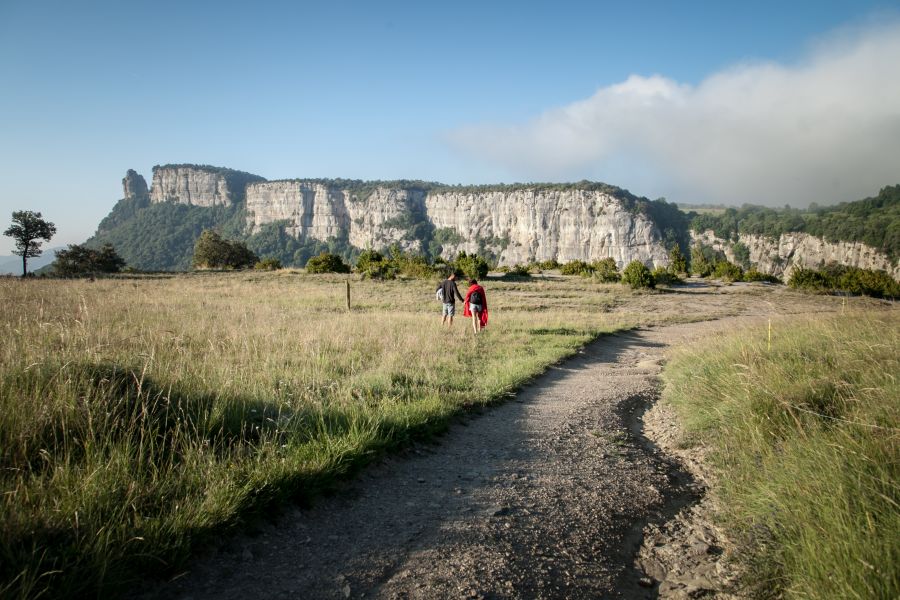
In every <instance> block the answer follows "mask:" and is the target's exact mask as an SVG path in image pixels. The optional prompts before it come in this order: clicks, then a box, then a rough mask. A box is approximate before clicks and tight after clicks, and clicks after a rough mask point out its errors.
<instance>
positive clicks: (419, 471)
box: [149, 322, 721, 600]
mask: <svg viewBox="0 0 900 600" xmlns="http://www.w3.org/2000/svg"><path fill="white" fill-rule="evenodd" d="M720 327H721V322H707V323H701V324H689V325H675V326H669V327H660V328H654V329H645V330H642V331H632V332H628V333H623V334H619V335H615V336H609V337H604V338H602V339H600V340H599V341H597V342H595V343H593V344H592V345H590V346H588V347H587V348H585V349H584V350H583V351H582V352H581V353H580V354H579V355H578V356H577V357H575V358H574V359H572V360H570V361H567V362H566V363H565V364H563V365H561V366H557V367H554V368H552V369H551V370H549V371H548V372H547V373H546V374H545V375H543V376H542V377H540V378H539V379H537V380H535V381H534V382H533V383H532V384H531V385H530V386H528V387H527V388H525V389H524V390H523V391H522V392H521V393H520V394H519V395H518V396H517V398H516V399H515V400H514V401H512V402H509V403H508V404H505V405H503V406H499V407H497V408H495V409H492V410H490V411H487V412H486V413H485V414H484V415H482V416H479V417H477V418H473V419H471V420H469V421H468V422H467V423H465V424H464V425H462V426H457V427H454V428H453V429H452V430H451V432H450V433H448V434H447V435H446V436H444V437H443V438H441V439H440V440H439V443H438V444H437V445H435V446H426V447H419V448H417V449H415V450H413V451H411V452H409V453H407V455H406V456H403V457H397V458H394V459H391V460H388V461H386V462H384V463H382V464H381V465H379V466H376V467H374V468H370V469H368V470H367V471H366V472H365V473H364V474H363V475H362V476H361V477H359V478H357V479H356V480H355V481H353V482H351V483H349V484H348V485H347V488H346V489H345V490H343V491H342V493H341V494H339V495H338V496H337V497H333V498H329V499H325V500H323V501H321V502H319V503H318V504H317V505H316V507H314V508H313V509H310V510H300V509H297V510H295V511H293V512H292V513H289V514H288V515H286V516H284V517H283V518H281V519H279V522H278V523H277V525H274V524H273V525H268V526H265V527H264V528H262V529H261V530H259V531H258V532H257V533H256V535H253V536H250V535H242V536H239V537H237V538H235V539H234V540H232V541H230V542H229V543H228V544H227V545H226V546H225V547H223V548H222V549H221V550H220V551H218V552H217V553H215V554H213V555H212V556H207V557H206V558H204V559H201V560H198V561H197V563H196V564H195V565H194V566H193V568H192V570H191V572H190V573H188V574H186V575H185V576H184V577H181V578H178V579H176V580H175V581H173V582H170V583H168V584H165V585H163V586H161V587H160V588H159V589H157V590H156V591H154V592H153V593H152V594H150V595H149V597H160V598H162V597H166V598H170V597H181V598H192V599H195V600H196V599H199V598H215V599H217V600H225V599H227V598H241V599H244V598H355V597H367V598H460V597H461V598H479V597H488V598H492V597H493V598H541V597H544V598H557V597H567V598H588V597H590V598H595V597H611V598H616V597H624V598H642V597H656V593H657V591H656V587H655V585H654V583H653V582H651V581H649V580H647V579H644V581H641V579H642V577H643V576H644V573H642V572H641V571H639V570H638V569H637V568H635V567H633V566H632V565H633V564H634V559H635V555H636V553H637V551H638V548H639V546H640V542H641V540H642V538H643V536H642V530H643V528H644V526H645V525H647V523H649V522H659V523H662V522H663V521H665V520H667V519H669V518H671V517H672V516H673V515H674V513H675V512H676V510H677V509H678V508H680V507H682V506H684V505H685V504H687V503H688V502H689V501H691V500H693V499H695V496H696V486H694V484H693V482H692V480H691V478H690V476H689V475H688V474H687V473H685V472H684V471H682V470H681V469H680V468H679V467H678V465H677V464H676V463H675V462H673V461H672V460H671V459H668V458H666V456H664V455H663V453H662V452H660V451H659V450H658V449H657V448H656V447H655V446H653V444H652V443H650V442H649V441H648V440H647V439H646V438H644V437H643V435H642V434H641V433H640V421H639V419H640V416H641V414H642V413H643V412H644V410H645V409H646V408H647V407H648V406H649V404H650V403H651V401H652V400H653V399H655V397H656V395H657V391H658V390H657V381H656V376H657V375H658V373H659V371H660V369H661V366H660V365H661V364H662V359H663V352H664V350H665V349H666V348H667V347H668V346H669V345H670V344H672V343H675V342H678V341H681V340H684V339H687V338H689V337H694V336H697V335H700V334H701V333H702V332H703V331H713V330H716V329H719V328H720Z"/></svg>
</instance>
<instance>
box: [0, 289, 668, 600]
mask: <svg viewBox="0 0 900 600" xmlns="http://www.w3.org/2000/svg"><path fill="white" fill-rule="evenodd" d="M344 281H345V279H344V278H341V277H329V276H306V275H299V274H296V273H291V272H278V273H274V274H256V273H251V274H247V273H233V274H214V273H209V274H193V275H183V276H174V277H165V276H162V277H157V278H153V277H144V278H136V279H109V280H97V281H88V280H73V281H53V280H49V281H41V280H29V281H19V280H12V279H4V280H0V331H2V336H3V340H4V343H3V346H2V349H0V448H2V455H0V485H2V490H3V496H2V499H0V503H2V506H0V595H2V596H4V597H38V596H41V595H51V596H60V595H67V596H81V595H95V594H97V593H99V592H103V593H107V592H115V591H116V590H119V589H121V588H122V587H123V586H126V585H128V583H129V582H130V581H132V579H133V577H134V574H135V572H136V571H137V570H138V569H140V570H141V571H142V572H144V573H146V572H148V571H150V572H153V571H154V570H157V571H160V572H164V571H168V570H170V569H171V568H172V567H173V566H175V565H178V564H179V563H180V562H181V561H183V560H184V559H185V557H186V556H187V555H188V553H189V552H190V551H191V549H192V547H194V546H195V545H196V543H197V542H198V541H202V540H203V539H204V538H205V537H207V536H208V535H209V534H211V533H214V532H215V533H218V532H222V531H223V530H226V529H228V528H229V527H233V526H234V525H235V524H237V523H239V522H240V521H241V520H242V519H245V518H247V517H248V516H250V515H252V514H254V513H258V512H260V511H264V510H267V509H268V508H269V507H271V506H273V505H274V504H277V503H278V502H280V501H282V500H284V499H287V498H293V499H297V498H304V497H312V496H314V495H315V494H316V493H317V491H318V490H320V489H321V488H322V487H323V486H327V485H329V483H330V482H332V481H333V480H334V478H336V477H340V476H342V475H344V474H347V473H349V472H351V471H353V470H354V469H356V468H358V467H359V466H360V465H362V464H365V463H366V462H367V461H369V460H371V459H372V457H373V456H377V455H378V454H379V453H382V452H384V451H385V450H388V449H390V448H393V447H396V446H398V445H402V444H404V443H407V442H408V441H409V440H412V439H416V438H421V437H426V436H429V435H432V434H434V433H435V432H438V431H440V430H442V429H443V428H445V427H446V426H447V424H448V422H449V420H450V419H451V418H452V417H453V416H454V415H458V414H460V412H462V411H465V410H466V409H467V408H468V407H472V406H481V405H485V404H488V403H491V402H496V401H498V400H501V399H503V398H504V397H506V396H508V395H509V393H510V392H511V391H512V390H514V389H515V388H516V387H517V386H519V385H520V384H521V383H522V382H523V381H525V380H527V379H528V378H530V377H533V376H534V375H535V374H537V373H539V372H540V371H541V370H543V369H545V368H546V367H547V365H549V364H550V363H552V362H554V361H557V360H559V359H560V358H562V357H564V356H566V355H568V354H570V353H572V352H573V351H574V350H576V349H577V348H578V347H579V346H581V345H583V344H584V343H585V342H587V341H588V340H590V339H592V338H594V337H596V336H598V335H600V334H602V333H604V332H609V331H614V330H616V329H618V328H621V327H624V326H629V325H633V324H634V323H635V322H636V320H637V319H634V320H631V319H632V318H631V317H625V319H626V320H627V322H626V321H623V317H616V316H613V315H612V314H611V313H610V312H609V309H610V307H612V306H613V305H614V304H616V303H617V302H620V301H621V300H622V298H623V297H627V296H628V294H629V292H625V291H624V290H622V288H620V287H619V286H598V285H592V284H590V283H589V282H588V283H586V282H583V281H577V280H576V281H563V282H560V281H556V282H541V281H533V282H518V283H502V282H490V283H489V284H487V285H486V287H487V288H488V302H489V306H490V313H491V323H490V325H489V327H488V329H487V330H486V331H485V332H484V334H483V335H482V336H480V337H478V338H477V339H476V338H474V337H473V335H472V333H471V331H470V328H469V323H468V322H466V321H464V320H462V319H461V318H460V319H458V321H457V323H456V324H455V326H454V328H453V329H452V330H450V331H446V330H444V329H441V327H440V325H439V312H440V305H438V304H437V303H436V302H435V301H434V300H433V288H434V285H432V284H431V283H429V282H403V281H398V282H383V283H379V282H360V281H354V282H353V289H352V294H353V310H352V311H351V312H349V313H348V312H347V311H346V310H345V308H344V305H343V303H344ZM652 318H654V317H653V316H652V315H650V316H648V317H647V319H652Z"/></svg>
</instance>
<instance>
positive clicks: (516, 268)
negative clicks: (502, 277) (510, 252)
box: [506, 265, 531, 277]
mask: <svg viewBox="0 0 900 600" xmlns="http://www.w3.org/2000/svg"><path fill="white" fill-rule="evenodd" d="M506 272H507V274H508V275H511V276H512V277H531V271H529V270H528V267H527V266H526V265H513V266H512V267H509V268H507V270H506Z"/></svg>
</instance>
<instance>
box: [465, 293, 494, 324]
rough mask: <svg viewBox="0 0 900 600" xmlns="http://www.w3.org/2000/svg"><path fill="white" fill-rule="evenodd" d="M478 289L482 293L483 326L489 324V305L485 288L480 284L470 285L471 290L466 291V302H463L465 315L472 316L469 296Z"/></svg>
mask: <svg viewBox="0 0 900 600" xmlns="http://www.w3.org/2000/svg"><path fill="white" fill-rule="evenodd" d="M475 291H477V292H478V293H479V294H481V326H482V327H485V326H487V322H488V305H487V296H486V295H485V293H484V288H483V287H481V286H480V285H478V284H477V283H476V284H475V285H470V286H469V290H468V291H467V292H466V299H465V303H464V304H463V316H464V317H471V316H472V311H470V310H469V297H470V296H471V295H472V292H475Z"/></svg>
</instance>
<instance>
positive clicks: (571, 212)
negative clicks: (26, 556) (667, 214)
mask: <svg viewBox="0 0 900 600" xmlns="http://www.w3.org/2000/svg"><path fill="white" fill-rule="evenodd" d="M425 209H426V213H427V215H428V218H429V220H430V221H431V222H432V223H433V224H434V226H435V228H437V229H445V228H446V229H450V230H452V231H454V232H456V233H458V234H459V235H460V236H462V237H463V238H464V240H465V241H463V242H461V243H459V244H456V245H450V251H451V252H455V251H457V250H466V251H467V252H476V251H478V250H479V248H480V247H483V246H486V247H488V248H490V249H492V250H494V251H495V252H497V253H498V254H499V257H500V264H506V265H513V264H525V263H529V262H533V261H543V260H549V259H556V260H557V261H559V262H568V261H571V260H576V259H578V260H586V261H593V260H599V259H601V258H607V257H612V258H614V259H615V260H616V263H617V264H618V266H619V267H620V268H622V267H624V266H625V265H626V264H628V263H629V262H631V261H632V260H640V261H641V262H643V263H645V264H647V265H651V266H659V265H665V264H667V262H668V257H667V252H666V249H665V247H664V246H663V243H662V239H661V236H660V232H659V230H658V229H657V227H656V226H655V225H654V223H653V222H652V221H651V220H650V219H649V218H648V217H646V216H645V215H643V214H640V213H634V212H632V211H630V210H628V208H627V207H626V205H625V204H624V203H623V202H622V201H621V200H620V199H618V198H616V197H614V196H612V195H610V194H608V193H605V192H600V191H592V190H579V189H570V190H553V189H546V190H544V189H540V188H535V189H523V190H517V191H511V192H506V191H495V192H485V193H468V194H461V193H454V192H444V193H436V194H428V196H427V197H426V199H425ZM446 250H447V249H446V248H445V251H446Z"/></svg>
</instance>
